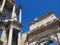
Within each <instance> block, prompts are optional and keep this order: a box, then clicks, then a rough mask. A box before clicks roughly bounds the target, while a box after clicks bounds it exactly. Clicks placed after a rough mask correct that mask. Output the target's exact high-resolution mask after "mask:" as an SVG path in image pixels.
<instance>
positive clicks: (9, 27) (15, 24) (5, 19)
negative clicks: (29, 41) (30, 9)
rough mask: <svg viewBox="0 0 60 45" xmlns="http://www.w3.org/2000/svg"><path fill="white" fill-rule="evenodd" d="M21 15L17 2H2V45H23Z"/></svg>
mask: <svg viewBox="0 0 60 45" xmlns="http://www.w3.org/2000/svg"><path fill="white" fill-rule="evenodd" d="M21 13H22V6H20V7H19V8H16V2H15V0H0V30H2V35H1V38H0V45H21V44H20V43H21V33H20V32H21V29H22V23H21Z"/></svg>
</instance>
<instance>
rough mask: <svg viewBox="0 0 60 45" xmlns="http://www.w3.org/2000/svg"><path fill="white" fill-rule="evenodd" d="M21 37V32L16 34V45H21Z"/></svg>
mask: <svg viewBox="0 0 60 45" xmlns="http://www.w3.org/2000/svg"><path fill="white" fill-rule="evenodd" d="M21 41H22V37H21V32H19V33H18V45H22V42H21Z"/></svg>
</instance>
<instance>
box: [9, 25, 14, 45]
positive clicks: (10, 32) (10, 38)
mask: <svg viewBox="0 0 60 45" xmlns="http://www.w3.org/2000/svg"><path fill="white" fill-rule="evenodd" d="M12 35H13V26H11V27H10V31H9V39H8V45H12Z"/></svg>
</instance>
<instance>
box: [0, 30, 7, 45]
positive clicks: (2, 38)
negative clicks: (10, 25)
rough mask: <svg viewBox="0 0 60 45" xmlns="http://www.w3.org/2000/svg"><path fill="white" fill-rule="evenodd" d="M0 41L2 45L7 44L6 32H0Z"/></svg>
mask: <svg viewBox="0 0 60 45" xmlns="http://www.w3.org/2000/svg"><path fill="white" fill-rule="evenodd" d="M1 40H2V41H3V45H6V44H7V34H6V30H3V32H2V36H1Z"/></svg>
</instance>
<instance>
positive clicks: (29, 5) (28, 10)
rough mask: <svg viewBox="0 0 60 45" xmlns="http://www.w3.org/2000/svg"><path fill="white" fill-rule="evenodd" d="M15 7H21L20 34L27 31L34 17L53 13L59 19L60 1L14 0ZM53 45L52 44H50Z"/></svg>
mask: <svg viewBox="0 0 60 45" xmlns="http://www.w3.org/2000/svg"><path fill="white" fill-rule="evenodd" d="M16 2H17V6H16V7H19V6H20V5H22V6H23V12H22V24H23V29H22V33H25V32H27V31H28V30H29V24H30V22H32V21H34V19H35V18H36V17H41V16H42V15H44V14H47V13H48V12H50V11H54V12H55V14H56V16H57V17H60V0H16ZM52 45H53V44H52Z"/></svg>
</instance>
